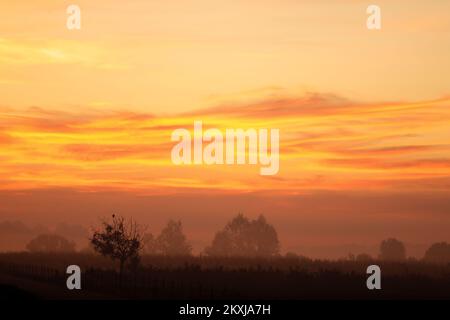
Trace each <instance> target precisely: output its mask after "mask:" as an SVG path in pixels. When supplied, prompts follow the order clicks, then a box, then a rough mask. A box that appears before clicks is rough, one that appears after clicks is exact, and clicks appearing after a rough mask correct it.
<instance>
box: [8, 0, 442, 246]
mask: <svg viewBox="0 0 450 320" xmlns="http://www.w3.org/2000/svg"><path fill="white" fill-rule="evenodd" d="M71 3H72V2H71ZM74 3H77V4H79V5H80V7H81V9H82V29H81V30H79V31H68V30H67V29H66V28H65V19H66V13H65V10H66V7H67V5H68V4H69V3H68V2H67V3H66V2H64V1H53V0H39V1H33V3H32V4H30V3H25V2H11V1H3V0H0V97H1V98H0V147H1V148H0V160H1V164H2V165H1V166H0V197H1V198H2V206H1V207H0V218H8V219H13V218H15V217H17V218H19V219H23V220H26V219H28V218H30V219H31V220H33V221H34V222H36V223H40V222H42V223H48V222H49V221H53V220H58V219H59V220H69V221H72V220H73V221H74V222H77V223H84V224H86V223H87V221H89V222H92V216H96V215H97V212H98V213H99V214H100V213H101V214H106V213H107V212H108V211H110V210H116V209H120V210H122V211H124V214H130V215H133V214H135V215H138V216H139V217H141V218H142V219H148V221H155V219H156V221H157V222H156V223H157V224H158V223H163V222H162V221H165V220H167V218H168V217H174V216H175V217H178V218H181V219H183V221H185V223H186V224H187V227H188V230H191V238H193V239H194V241H197V242H198V243H202V244H204V243H205V241H207V240H208V239H210V238H211V237H212V234H211V231H210V230H211V228H218V227H220V225H221V224H223V223H224V222H225V221H226V219H228V218H229V217H230V216H231V215H233V214H235V213H236V212H237V211H244V212H247V213H249V214H251V215H255V214H258V213H261V212H262V213H265V214H266V215H267V216H269V218H270V219H269V220H271V221H273V222H274V223H275V224H276V226H277V229H278V230H279V232H280V234H281V238H282V241H283V240H284V243H285V244H286V245H285V247H287V248H299V246H300V244H305V243H306V244H310V245H315V244H324V243H330V242H338V243H373V242H377V241H379V240H380V239H379V238H381V237H384V236H390V235H394V236H397V235H398V236H399V237H400V236H401V237H403V238H404V239H406V240H407V241H410V242H421V241H438V240H450V238H449V237H450V235H449V234H448V230H450V215H449V210H450V208H449V206H448V205H445V204H446V203H447V204H448V202H449V201H448V200H449V199H450V196H449V195H450V194H449V188H450V180H449V177H450V144H449V141H450V130H449V129H448V127H449V121H450V108H449V107H450V95H449V94H450V93H449V91H450V90H449V87H448V84H449V83H450V60H449V59H448V57H449V56H450V41H449V39H450V3H449V2H448V1H439V0H436V1H428V2H426V3H425V2H422V1H399V0H397V1H378V2H377V4H378V5H380V6H381V8H382V14H383V16H382V17H383V25H382V26H383V27H382V30H381V31H375V32H374V31H368V30H367V29H366V28H365V19H366V17H367V15H366V13H365V8H366V6H367V3H365V1H354V0H352V1H350V0H345V1H323V0H318V1H309V0H308V1H291V0H282V1H280V0H278V1H275V0H273V1H270V0H262V1H253V0H251V1H225V2H216V1H206V0H189V1H183V2H182V3H180V2H179V1H128V2H127V4H126V5H125V4H124V2H123V1H103V0H99V1H84V0H83V1H81V0H80V1H75V2H74ZM195 120H201V121H203V125H204V127H216V128H219V129H221V130H225V129H226V128H244V129H245V128H256V129H258V128H279V129H280V137H281V138H280V139H281V141H280V171H279V173H278V174H277V175H276V176H265V177H264V176H260V175H259V167H260V166H259V165H257V166H249V165H243V166H227V165H215V166H214V165H213V166H206V165H197V166H174V165H173V164H172V162H171V159H170V151H171V148H172V146H173V145H174V143H172V142H171V141H170V136H171V133H172V131H173V130H174V129H176V128H187V129H189V130H192V129H193V122H194V121H195ZM65 192H69V193H70V194H71V196H70V197H69V196H68V197H67V198H64V197H63V198H64V199H66V200H67V202H66V205H67V207H70V209H67V208H66V209H67V210H66V211H67V212H71V214H70V215H69V214H67V215H66V214H64V211H61V210H62V209H61V206H64V204H61V205H59V206H54V205H53V204H52V203H53V201H60V199H61V198H60V197H61V194H65ZM52 195H53V200H52ZM92 197H94V198H95V200H93V198H92ZM116 197H119V198H120V199H121V200H117V198H116ZM412 198H414V201H413V200H411V201H409V200H408V199H412ZM57 199H59V200H57ZM113 199H116V200H113ZM143 199H144V200H143ZM145 199H147V200H145ZM158 199H159V200H158ZM102 201H103V202H102ZM114 201H119V202H114ZM183 201H185V203H187V204H186V205H182V204H181V203H182V202H183ZM409 202H410V203H409ZM102 203H103V205H102ZM111 203H114V206H112V205H111ZM214 204H216V206H217V207H218V208H219V209H214ZM413 204H414V205H413ZM77 206H79V207H80V208H83V211H82V212H77V210H76V209H77ZM183 210H184V211H185V213H183V212H181V211H183ZM89 211H95V213H88V212H89ZM146 211H147V212H148V211H152V214H150V213H148V214H146V213H145V212H146ZM207 211H208V212H209V213H208V212H207ZM211 211H217V212H211ZM150 216H151V217H150ZM156 216H157V217H156ZM149 217H150V218H149ZM152 219H153V220H152ZM189 219H191V220H189ZM206 220H208V221H209V222H205V221H206ZM210 220H211V221H210ZM189 221H190V222H189ZM386 225H389V227H386ZM189 228H190V229H189ZM446 230H447V231H446ZM205 239H206V240H205Z"/></svg>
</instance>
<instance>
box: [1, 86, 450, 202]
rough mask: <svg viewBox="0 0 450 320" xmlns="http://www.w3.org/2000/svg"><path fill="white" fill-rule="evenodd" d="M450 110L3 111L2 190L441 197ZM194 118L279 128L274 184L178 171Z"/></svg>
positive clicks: (271, 104)
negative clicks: (178, 136)
mask: <svg viewBox="0 0 450 320" xmlns="http://www.w3.org/2000/svg"><path fill="white" fill-rule="evenodd" d="M449 104H450V101H449V99H446V98H445V99H438V100H433V101H423V102H414V103H401V102H395V103H372V104H362V103H358V102H355V101H350V100H347V99H342V98H339V97H337V96H334V95H320V94H310V95H306V96H302V97H295V98H289V99H283V100H278V101H272V100H267V101H259V102H257V103H253V104H248V105H229V106H221V107H220V108H211V109H206V110H202V111H199V112H195V113H187V114H180V115H174V116H165V117H163V116H154V115H150V114H144V113H131V112H109V113H92V114H76V113H69V112H61V111H49V110H45V109H42V108H30V109H28V110H26V111H17V110H12V109H3V110H1V112H0V144H1V145H2V146H3V148H2V151H1V154H0V156H1V157H2V167H3V170H2V171H1V172H0V175H1V180H2V181H3V182H4V183H3V184H2V188H4V189H11V188H12V189H21V188H30V187H33V188H46V187H55V186H56V187H73V188H89V189H92V190H95V189H96V188H105V187H108V188H116V189H121V190H122V189H127V190H134V191H135V192H148V191H149V190H158V191H159V192H161V191H162V190H166V191H169V190H173V189H174V188H175V189H185V190H188V189H192V188H202V189H208V190H222V192H225V191H226V190H228V191H230V190H233V192H237V191H239V192H248V191H251V190H253V191H257V190H259V191H263V190H266V191H268V190H272V191H278V192H285V193H292V192H304V191H307V190H313V189H314V190H315V189H329V190H344V189H345V190H352V189H358V188H360V187H361V186H364V187H369V188H376V189H386V188H388V189H389V188H399V186H401V188H403V189H407V188H409V187H413V186H414V187H416V185H417V184H416V182H414V179H418V178H420V179H432V181H433V188H436V187H438V186H440V187H441V188H442V189H448V188H449V186H448V183H447V180H445V179H444V178H448V177H450V165H449V163H450V145H449V144H447V143H446V142H447V141H448V139H449V138H450V133H449V131H448V122H449V120H450V109H449ZM196 119H201V120H203V123H204V126H205V127H217V128H219V129H222V130H224V129H226V128H235V127H239V128H262V127H264V128H279V129H280V132H281V146H280V152H281V163H280V173H279V174H278V175H277V176H276V179H266V178H264V177H261V176H259V175H258V173H257V168H254V170H253V168H251V167H248V166H220V165H216V166H181V167H176V166H173V165H172V163H171V161H170V151H171V147H172V143H171V142H170V135H171V132H172V131H173V130H174V129H176V128H180V127H184V128H187V129H189V130H192V125H193V122H194V120H196ZM420 119H422V121H419V120H420ZM199 177H202V178H199ZM439 179H443V180H439ZM439 181H442V183H441V184H440V183H439ZM400 182H402V183H400ZM424 188H427V185H426V184H424Z"/></svg>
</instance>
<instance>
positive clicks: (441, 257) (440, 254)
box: [424, 242, 450, 263]
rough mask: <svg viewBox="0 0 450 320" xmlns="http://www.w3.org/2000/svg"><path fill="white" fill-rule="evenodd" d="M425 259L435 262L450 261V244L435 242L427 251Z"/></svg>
mask: <svg viewBox="0 0 450 320" xmlns="http://www.w3.org/2000/svg"><path fill="white" fill-rule="evenodd" d="M424 260H425V261H427V262H433V263H450V244H448V243H446V242H439V243H434V244H432V245H431V247H429V248H428V250H427V251H426V252H425V257H424Z"/></svg>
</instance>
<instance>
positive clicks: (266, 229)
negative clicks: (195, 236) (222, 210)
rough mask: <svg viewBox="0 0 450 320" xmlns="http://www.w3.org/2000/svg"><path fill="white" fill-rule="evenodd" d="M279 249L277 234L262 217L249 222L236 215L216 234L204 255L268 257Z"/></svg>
mask: <svg viewBox="0 0 450 320" xmlns="http://www.w3.org/2000/svg"><path fill="white" fill-rule="evenodd" d="M279 247H280V245H279V241H278V235H277V232H276V230H275V228H274V227H273V226H272V225H270V224H268V223H267V221H266V219H265V218H264V216H262V215H260V216H259V217H258V219H256V220H249V219H248V218H247V217H245V216H244V215H243V214H238V215H237V216H236V217H234V218H233V219H232V220H231V221H230V222H228V223H227V225H226V226H225V228H224V229H223V230H221V231H219V232H217V233H216V235H215V237H214V240H213V242H212V244H211V246H210V247H207V248H206V249H205V253H206V254H207V255H211V256H249V257H254V256H262V257H269V256H273V255H276V254H278V253H279Z"/></svg>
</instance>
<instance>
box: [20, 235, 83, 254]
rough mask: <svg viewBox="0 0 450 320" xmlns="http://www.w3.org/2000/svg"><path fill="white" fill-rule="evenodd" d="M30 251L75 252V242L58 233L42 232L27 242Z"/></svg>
mask: <svg viewBox="0 0 450 320" xmlns="http://www.w3.org/2000/svg"><path fill="white" fill-rule="evenodd" d="M27 250H28V251H30V252H46V253H61V252H75V243H74V242H72V241H69V240H67V239H66V238H64V237H62V236H60V235H57V234H41V235H38V236H37V237H36V238H34V239H32V240H31V241H30V242H29V243H28V244H27Z"/></svg>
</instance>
